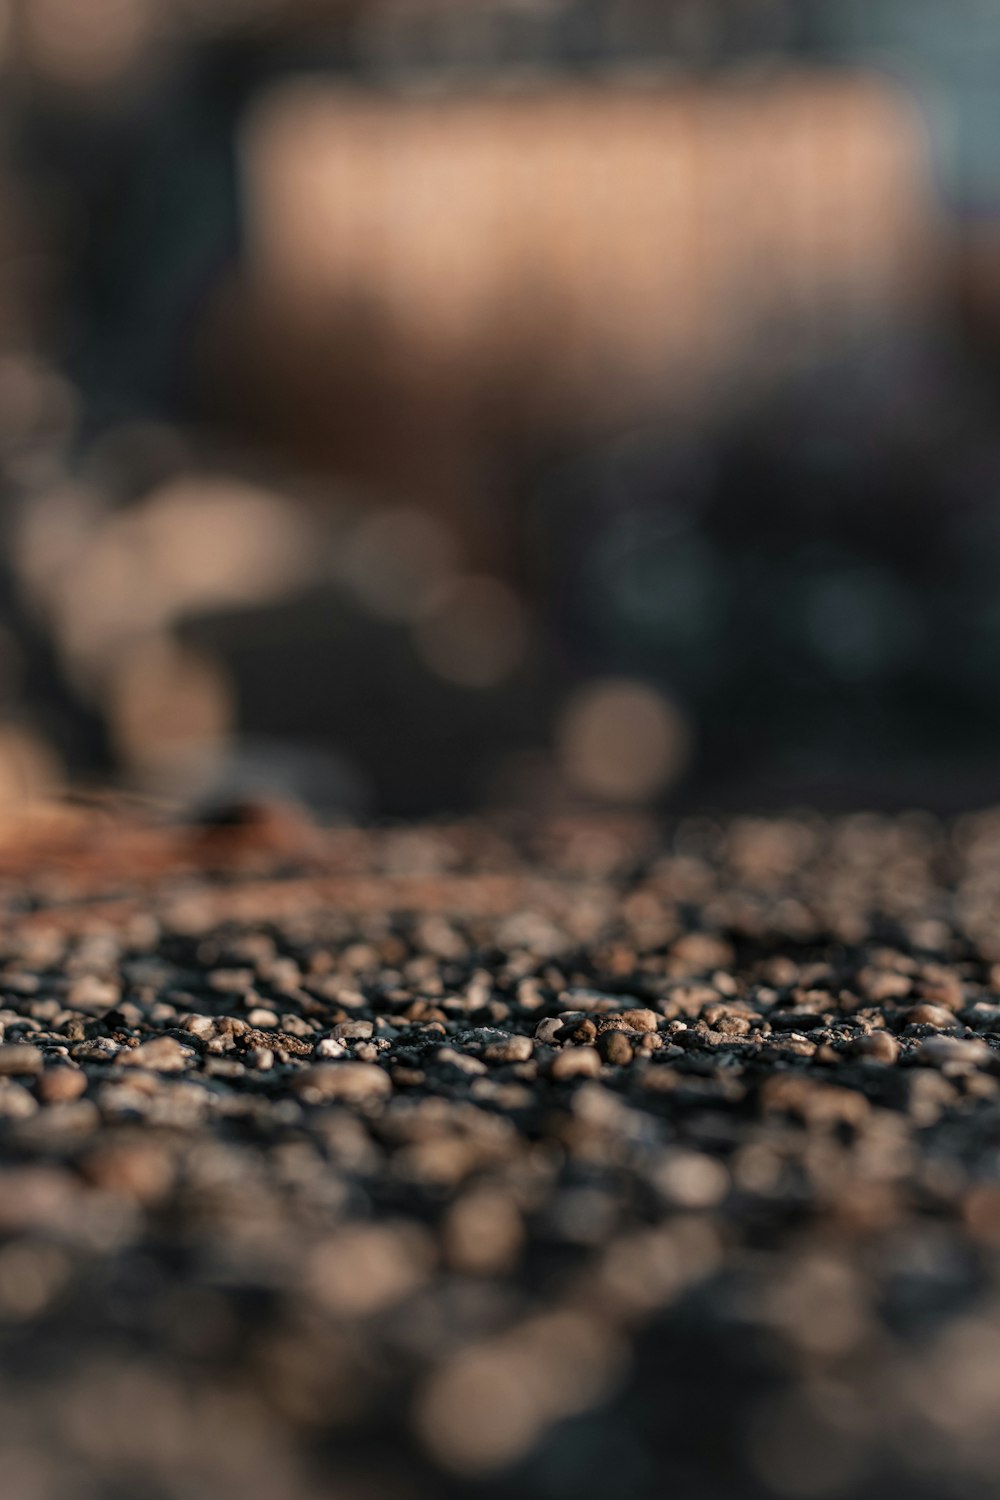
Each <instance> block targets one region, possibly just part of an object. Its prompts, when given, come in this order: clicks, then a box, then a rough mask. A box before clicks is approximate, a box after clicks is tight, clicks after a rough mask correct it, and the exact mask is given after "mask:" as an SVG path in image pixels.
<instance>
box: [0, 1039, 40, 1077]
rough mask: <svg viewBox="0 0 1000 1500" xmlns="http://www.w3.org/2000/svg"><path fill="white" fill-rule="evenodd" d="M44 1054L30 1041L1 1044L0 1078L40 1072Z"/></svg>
mask: <svg viewBox="0 0 1000 1500" xmlns="http://www.w3.org/2000/svg"><path fill="white" fill-rule="evenodd" d="M41 1069H42V1054H41V1052H40V1051H39V1049H38V1048H37V1047H34V1046H32V1045H31V1043H30V1042H9V1043H6V1044H5V1045H4V1046H0V1078H19V1077H21V1076H22V1075H25V1074H28V1073H40V1072H41Z"/></svg>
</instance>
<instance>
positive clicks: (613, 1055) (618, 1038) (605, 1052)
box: [597, 1031, 633, 1068]
mask: <svg viewBox="0 0 1000 1500" xmlns="http://www.w3.org/2000/svg"><path fill="white" fill-rule="evenodd" d="M597 1047H598V1051H599V1052H600V1054H601V1056H602V1057H603V1058H604V1061H605V1062H609V1063H613V1064H614V1065H615V1066H616V1067H619V1068H621V1067H625V1066H627V1064H628V1063H630V1062H631V1061H632V1057H633V1052H632V1044H631V1042H630V1041H629V1039H628V1037H627V1036H626V1035H625V1033H624V1031H605V1032H604V1033H603V1035H602V1036H600V1037H599V1038H598V1042H597Z"/></svg>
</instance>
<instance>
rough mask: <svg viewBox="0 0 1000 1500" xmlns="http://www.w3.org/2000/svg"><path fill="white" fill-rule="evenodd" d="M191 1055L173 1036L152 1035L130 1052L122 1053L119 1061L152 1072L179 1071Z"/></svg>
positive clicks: (185, 1065)
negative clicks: (148, 1069)
mask: <svg viewBox="0 0 1000 1500" xmlns="http://www.w3.org/2000/svg"><path fill="white" fill-rule="evenodd" d="M191 1055H192V1054H191V1053H190V1052H189V1051H188V1049H187V1048H186V1047H182V1046H181V1044H180V1042H178V1041H177V1040H176V1038H175V1037H172V1036H154V1037H152V1038H151V1039H150V1041H148V1042H143V1043H142V1044H141V1046H139V1047H135V1048H133V1050H132V1051H131V1052H126V1053H124V1055H123V1056H122V1058H121V1061H122V1063H123V1064H131V1065H132V1066H133V1067H137V1068H151V1069H152V1070H153V1072H154V1073H181V1072H183V1071H184V1069H185V1068H186V1067H187V1065H188V1061H189V1059H190V1057H191Z"/></svg>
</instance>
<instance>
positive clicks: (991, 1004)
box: [0, 812, 1000, 1500]
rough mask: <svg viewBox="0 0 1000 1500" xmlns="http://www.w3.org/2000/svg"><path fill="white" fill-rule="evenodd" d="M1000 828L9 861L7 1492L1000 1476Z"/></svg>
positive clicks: (87, 1497) (569, 838)
mask: <svg viewBox="0 0 1000 1500" xmlns="http://www.w3.org/2000/svg"><path fill="white" fill-rule="evenodd" d="M998 918H1000V817H998V816H997V815H982V816H979V817H975V818H966V819H964V820H962V821H960V822H959V823H957V824H955V825H952V826H949V827H942V826H939V825H937V824H936V823H934V822H933V821H932V820H930V819H928V818H925V817H922V816H920V815H910V816H908V817H904V818H902V819H899V820H877V819H874V818H865V817H858V818H851V819H844V820H840V821H837V822H832V823H831V822H824V821H823V820H821V819H819V818H814V817H812V816H809V815H799V816H796V817H790V818H787V819H784V820H775V821H768V822H760V821H754V820H742V821H733V822H730V823H727V824H725V825H722V824H717V823H714V822H712V821H710V820H688V821H686V822H684V823H682V824H680V825H679V826H672V827H666V828H663V829H659V828H657V827H654V826H652V825H650V824H647V823H643V822H634V823H633V822H627V821H620V822H614V821H602V820H596V821H590V822H580V821H573V820H566V821H563V822H556V821H554V822H552V823H549V824H546V825H541V826H539V825H536V826H526V827H521V828H517V827H513V826H511V827H498V826H486V825H477V824H472V823H469V824H463V825H458V826H454V827H449V828H437V829H393V830H386V831H382V832H375V833H371V834H364V833H358V832H354V831H343V830H342V831H335V832H332V833H322V834H321V833H318V832H316V831H314V830H312V829H310V828H308V827H306V826H303V825H302V824H300V823H298V822H297V821H296V820H295V819H294V818H293V817H291V816H289V815H285V814H278V813H275V814H272V815H269V816H267V817H261V818H259V819H256V820H251V821H249V822H243V823H241V822H240V821H239V820H236V821H234V822H233V823H231V824H230V825H228V826H227V825H225V824H219V825H217V826H213V827H211V828H208V827H206V828H201V829H195V830H190V829H188V830H183V829H175V828H166V827H161V828H159V829H157V828H149V827H147V826H143V825H142V824H141V823H140V822H138V821H135V820H133V819H131V818H130V817H128V816H127V815H125V814H122V813H116V814H114V815H112V814H110V813H103V812H97V813H88V814H86V815H83V814H81V815H76V814H73V815H70V814H63V815H60V816H58V817H55V818H52V819H50V820H48V821H42V822H40V823H36V824H33V825H32V826H31V827H30V828H28V829H26V830H23V831H19V832H17V834H16V836H15V835H11V836H8V838H7V839H6V841H5V842H4V844H3V845H2V847H0V950H2V951H0V1004H2V1009H0V1021H2V1023H3V1027H4V1031H5V1037H4V1042H3V1045H2V1046H0V1406H2V1412H3V1421H2V1423H0V1468H2V1471H3V1475H4V1480H3V1493H4V1495H5V1496H6V1497H8V1500H201V1497H204V1500H209V1497H211V1500H229V1497H232V1500H236V1497H240V1500H325V1497H330V1500H334V1497H336V1500H340V1497H345V1500H355V1497H361V1496H371V1497H378V1500H383V1497H384V1500H418V1497H420V1500H424V1497H428V1496H430V1497H433V1496H435V1495H447V1496H452V1495H454V1496H458V1495H464V1494H475V1495H483V1496H496V1497H507V1496H512V1495H514V1494H518V1495H526V1496H529V1497H539V1500H547V1497H551V1500H562V1497H566V1500H570V1497H573V1500H576V1497H582V1500H587V1497H595V1500H596V1497H598V1496H600V1497H602V1500H603V1497H604V1496H606V1495H609V1494H625V1495H629V1496H635V1497H640V1500H643V1497H646V1496H648V1497H650V1500H652V1497H653V1496H659V1495H663V1494H669V1495H675V1496H677V1497H680V1500H729V1497H734V1500H735V1497H740V1500H746V1497H749V1500H754V1497H758V1496H759V1497H769V1496H779V1497H780V1496H805V1497H809V1496H827V1495H830V1496H836V1495H845V1496H864V1497H865V1500H869V1497H870V1500H875V1497H879V1500H881V1497H882V1496H884V1495H886V1494H888V1493H893V1494H895V1495H902V1496H914V1497H916V1496H919V1497H927V1500H939V1497H947V1496H951V1495H953V1496H961V1497H967V1496H968V1497H976V1496H980V1495H982V1496H987V1495H994V1494H996V1493H997V1492H998V1483H997V1476H998V1474H1000V1378H998V1377H1000V1274H998V1273H1000V920H998Z"/></svg>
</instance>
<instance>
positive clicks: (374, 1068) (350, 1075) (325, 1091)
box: [292, 1062, 392, 1104]
mask: <svg viewBox="0 0 1000 1500" xmlns="http://www.w3.org/2000/svg"><path fill="white" fill-rule="evenodd" d="M292 1087H293V1088H294V1089H295V1092H296V1093H297V1094H298V1095H299V1096H300V1097H301V1098H303V1099H304V1100H305V1101H306V1103H307V1104H312V1103H322V1102H323V1101H325V1100H329V1099H344V1100H348V1101H350V1102H352V1103H353V1102H361V1101H363V1100H366V1099H380V1098H384V1097H385V1095H386V1094H391V1093H392V1079H391V1078H390V1077H389V1074H388V1073H387V1072H386V1071H385V1070H384V1069H383V1068H380V1067H379V1066H378V1064H377V1063H366V1062H328V1063H314V1064H313V1065H312V1066H311V1067H307V1068H303V1069H302V1070H301V1071H300V1072H298V1073H296V1074H295V1076H294V1078H293V1080H292Z"/></svg>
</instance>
